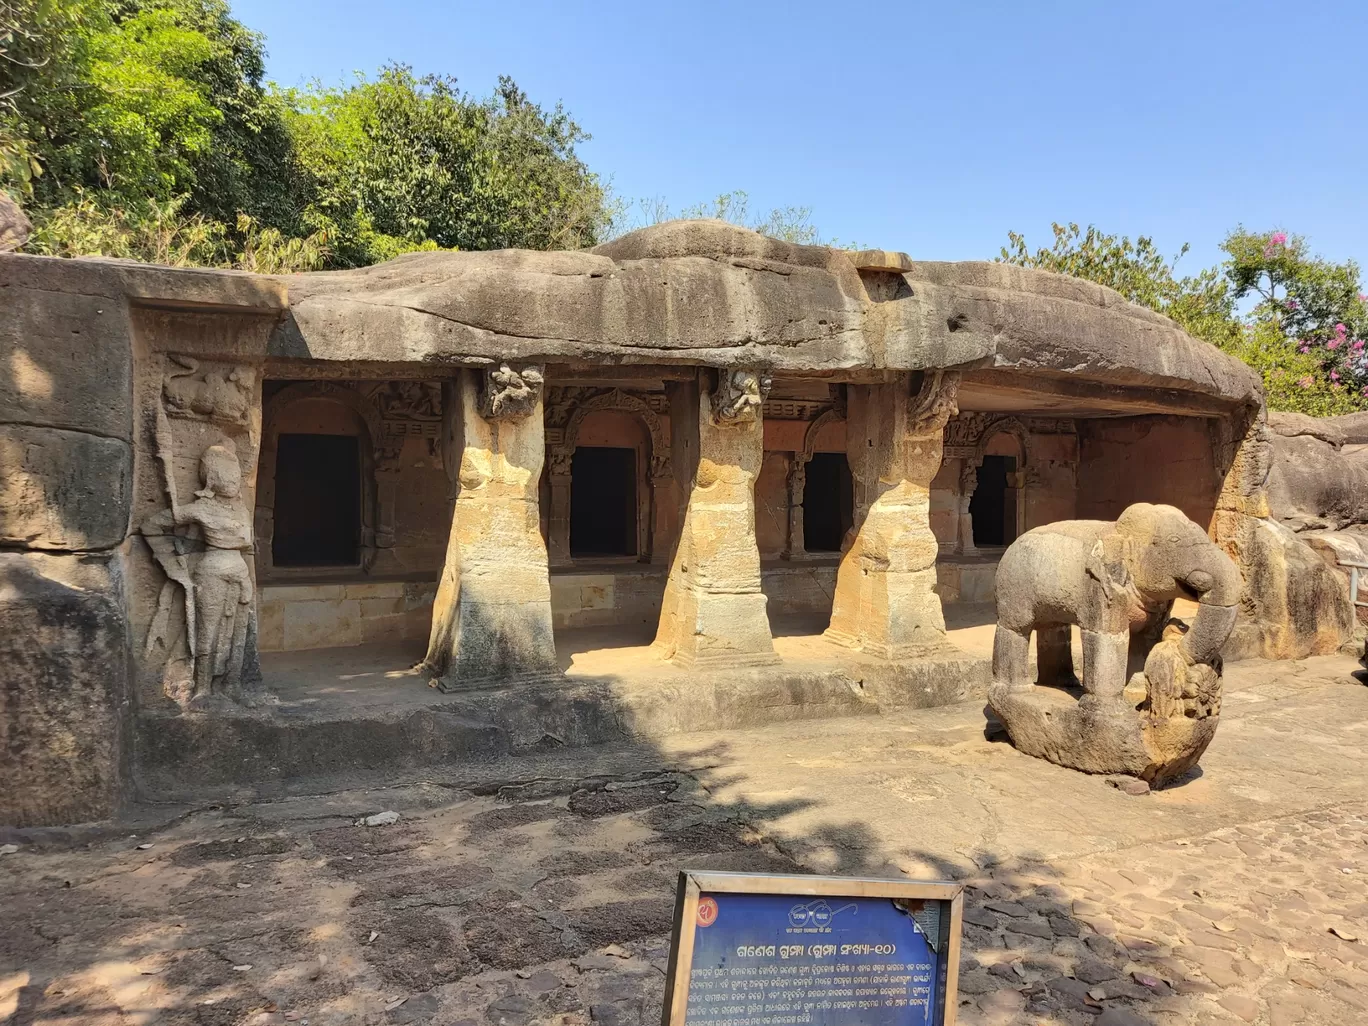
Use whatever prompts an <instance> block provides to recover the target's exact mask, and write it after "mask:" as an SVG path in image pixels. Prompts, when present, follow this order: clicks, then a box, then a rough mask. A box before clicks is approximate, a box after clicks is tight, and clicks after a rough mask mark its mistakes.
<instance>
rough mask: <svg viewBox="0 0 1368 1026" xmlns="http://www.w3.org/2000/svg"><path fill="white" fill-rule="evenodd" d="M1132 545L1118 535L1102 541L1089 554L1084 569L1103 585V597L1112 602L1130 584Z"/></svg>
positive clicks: (1108, 536)
mask: <svg viewBox="0 0 1368 1026" xmlns="http://www.w3.org/2000/svg"><path fill="white" fill-rule="evenodd" d="M1130 548H1131V546H1130V543H1129V542H1128V541H1127V540H1126V539H1124V538H1122V537H1121V536H1120V535H1117V534H1109V535H1107V536H1106V537H1105V538H1102V539H1100V540H1099V541H1098V542H1097V544H1096V545H1094V546H1093V547H1092V551H1091V552H1089V553H1088V561H1087V563H1086V564H1084V569H1085V570H1086V571H1087V573H1088V576H1089V577H1092V578H1093V579H1095V580H1096V581H1097V583H1098V584H1100V585H1102V595H1103V597H1104V598H1105V599H1106V600H1107V601H1108V602H1111V601H1112V600H1113V599H1114V598H1115V597H1116V594H1117V592H1119V591H1123V590H1125V588H1126V587H1127V586H1128V585H1129V584H1130V579H1131V573H1130V558H1129V557H1130Z"/></svg>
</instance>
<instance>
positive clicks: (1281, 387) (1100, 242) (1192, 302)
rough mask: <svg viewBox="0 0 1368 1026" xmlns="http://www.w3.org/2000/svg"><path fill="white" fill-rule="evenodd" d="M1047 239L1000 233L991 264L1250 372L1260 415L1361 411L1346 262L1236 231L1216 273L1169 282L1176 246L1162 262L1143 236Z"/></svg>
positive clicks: (1367, 359) (1070, 234)
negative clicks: (1148, 315)
mask: <svg viewBox="0 0 1368 1026" xmlns="http://www.w3.org/2000/svg"><path fill="white" fill-rule="evenodd" d="M1053 229H1054V244H1053V245H1052V246H1051V247H1050V248H1049V249H1037V250H1035V251H1034V252H1032V251H1031V250H1030V249H1029V248H1028V247H1027V245H1026V240H1025V239H1024V237H1023V236H1022V235H1020V234H1019V233H1017V232H1009V233H1008V245H1007V246H1004V247H1003V248H1002V250H1001V253H1000V255H999V259H1000V260H1003V261H1005V262H1007V263H1012V264H1017V265H1019V266H1022V267H1035V268H1040V269H1042V270H1047V271H1055V272H1058V273H1061V274H1071V275H1073V276H1074V277H1077V278H1085V279H1087V280H1089V281H1095V282H1097V283H1099V284H1102V285H1106V286H1108V287H1109V288H1113V289H1115V290H1116V291H1117V292H1119V293H1121V295H1123V296H1125V297H1126V298H1127V299H1128V300H1130V301H1131V302H1133V303H1137V304H1139V305H1141V306H1147V307H1149V308H1150V309H1151V310H1157V311H1158V312H1160V313H1163V314H1166V315H1167V316H1169V317H1171V318H1173V320H1174V321H1176V322H1177V323H1178V324H1179V325H1180V326H1181V327H1182V328H1184V329H1185V330H1186V331H1187V332H1188V333H1189V334H1191V335H1193V336H1195V337H1197V338H1200V339H1204V340H1206V341H1208V342H1210V343H1212V344H1213V345H1216V346H1219V347H1220V348H1222V349H1224V350H1226V351H1227V352H1229V353H1231V354H1233V355H1234V356H1237V357H1238V358H1240V359H1241V360H1243V361H1244V362H1245V363H1247V364H1249V365H1250V366H1251V367H1253V368H1254V369H1255V370H1257V371H1258V372H1259V373H1260V375H1261V376H1262V378H1263V383H1264V389H1265V391H1266V393H1267V396H1268V405H1269V408H1270V409H1275V410H1296V411H1299V412H1303V413H1310V414H1313V415H1317V416H1327V415H1331V414H1338V413H1348V412H1351V411H1353V410H1356V409H1368V356H1366V355H1365V353H1364V348H1365V347H1364V342H1363V335H1364V333H1365V330H1368V315H1366V313H1368V312H1366V311H1365V301H1364V297H1363V296H1362V295H1361V294H1360V292H1359V271H1358V267H1357V265H1355V264H1354V263H1353V262H1352V261H1350V262H1347V263H1344V264H1335V263H1332V262H1330V261H1326V260H1323V259H1321V258H1319V257H1314V256H1311V255H1310V254H1309V252H1308V249H1307V246H1306V242H1305V240H1304V239H1302V238H1300V237H1298V236H1292V237H1289V236H1288V235H1287V234H1286V233H1285V232H1281V231H1269V232H1263V233H1251V232H1247V231H1245V230H1244V229H1243V228H1239V229H1236V231H1234V232H1232V233H1231V234H1230V235H1229V236H1228V237H1227V238H1226V240H1225V241H1224V242H1223V243H1222V250H1223V251H1224V252H1225V253H1226V255H1227V259H1226V260H1225V261H1223V262H1222V263H1221V265H1220V266H1218V267H1212V268H1207V269H1205V270H1202V271H1200V272H1198V273H1197V274H1193V275H1185V276H1179V274H1178V272H1177V264H1178V261H1179V259H1180V258H1181V257H1182V256H1183V255H1184V254H1186V253H1187V251H1188V247H1187V246H1186V245H1184V246H1183V248H1182V249H1181V250H1179V252H1178V253H1177V254H1176V255H1175V256H1174V257H1172V258H1167V257H1165V256H1164V255H1163V254H1162V253H1161V252H1160V251H1159V250H1158V249H1157V247H1156V246H1155V245H1154V242H1153V240H1152V239H1150V238H1148V237H1146V236H1140V237H1139V238H1137V239H1136V240H1135V241H1134V242H1132V241H1131V240H1130V239H1129V238H1128V237H1126V236H1116V235H1106V234H1104V233H1102V232H1101V231H1099V230H1098V229H1097V228H1095V227H1093V226H1091V225H1089V226H1088V228H1087V230H1086V231H1084V230H1083V229H1080V228H1079V226H1078V225H1076V224H1069V225H1059V224H1056V225H1054V226H1053ZM1255 297H1257V302H1256V303H1255V304H1254V305H1253V307H1252V308H1250V309H1247V310H1246V311H1245V312H1243V313H1241V304H1242V303H1246V302H1247V301H1248V300H1249V299H1251V298H1255Z"/></svg>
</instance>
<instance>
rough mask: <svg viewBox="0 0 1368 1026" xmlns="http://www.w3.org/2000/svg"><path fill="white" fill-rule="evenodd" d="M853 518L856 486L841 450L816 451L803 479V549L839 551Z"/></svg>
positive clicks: (809, 550) (810, 550)
mask: <svg viewBox="0 0 1368 1026" xmlns="http://www.w3.org/2000/svg"><path fill="white" fill-rule="evenodd" d="M854 519H855V486H854V482H852V481H851V479H850V464H849V463H847V462H846V457H845V453H843V452H817V453H813V454H812V459H811V460H810V461H809V462H808V465H807V474H806V477H805V479H804V481H803V549H804V550H805V551H807V552H840V551H841V541H842V539H844V538H845V535H846V532H847V531H848V530H850V526H851V524H852V523H853V522H854Z"/></svg>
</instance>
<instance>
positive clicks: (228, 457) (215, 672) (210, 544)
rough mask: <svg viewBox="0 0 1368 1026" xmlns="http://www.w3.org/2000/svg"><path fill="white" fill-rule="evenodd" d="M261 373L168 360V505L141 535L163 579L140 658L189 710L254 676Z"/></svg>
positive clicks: (158, 412) (160, 443)
mask: <svg viewBox="0 0 1368 1026" xmlns="http://www.w3.org/2000/svg"><path fill="white" fill-rule="evenodd" d="M257 386H258V380H257V371H256V369H255V368H254V367H251V366H245V365H239V364H235V363H229V362H222V361H214V360H201V359H198V358H196V357H191V356H184V355H179V354H174V353H171V354H166V355H165V356H164V357H163V360H162V376H161V388H160V392H159V395H158V396H157V401H156V404H155V408H154V410H153V431H152V435H153V445H154V454H155V459H156V463H157V469H158V480H159V483H160V485H161V490H162V494H161V499H162V502H161V503H160V504H159V505H158V506H157V508H155V509H153V510H152V511H151V512H149V513H147V514H145V515H143V516H142V518H141V522H140V523H138V524H137V528H138V530H139V532H140V533H141V534H142V536H143V538H144V539H145V541H146V542H147V545H148V548H149V549H150V551H151V555H152V560H153V562H154V564H155V565H156V567H157V568H158V570H159V571H160V575H161V578H160V583H159V585H158V590H157V596H156V604H155V608H154V609H153V611H152V615H151V619H150V621H149V623H148V626H147V633H146V635H145V637H144V638H143V639H142V655H143V657H144V658H145V659H146V660H148V661H149V662H151V663H153V664H164V665H165V666H166V667H167V669H166V671H165V673H164V674H163V680H164V685H163V686H164V688H165V691H166V693H167V695H168V697H171V698H173V699H175V700H176V701H178V702H180V703H182V704H187V703H190V702H195V701H198V702H204V701H207V700H210V699H213V698H221V699H239V698H241V697H242V696H243V693H244V690H245V689H246V688H247V687H249V686H250V685H251V684H252V683H253V682H254V680H255V678H256V667H255V645H254V641H253V639H254V636H255V627H256V624H255V606H254V602H253V600H254V594H255V589H254V584H253V575H252V570H251V566H250V564H249V559H250V556H251V553H252V546H253V531H252V516H251V512H250V510H249V509H248V506H247V500H246V498H245V496H244V478H245V472H247V473H250V471H251V470H252V469H254V467H255V463H256V452H255V451H254V448H253V439H252V427H253V413H254V410H255V404H256V401H257V394H258V393H257Z"/></svg>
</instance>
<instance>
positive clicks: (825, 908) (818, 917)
mask: <svg viewBox="0 0 1368 1026" xmlns="http://www.w3.org/2000/svg"><path fill="white" fill-rule="evenodd" d="M854 907H855V902H853V901H851V902H847V903H846V904H844V905H842V906H841V907H840V908H836V909H833V908H832V907H831V906H830V905H828V904H827V903H826V902H825V901H823V900H821V899H820V898H819V899H818V900H816V901H810V902H808V903H807V904H806V905H794V906H793V908H791V909H789V914H788V919H789V924H790V925H791V926H795V927H802V926H816V927H822V928H825V927H828V926H830V925H831V920H832V919H834V918H835V917H836V916H838V915H840V914H841V913H842V912H845V911H846V910H847V909H853V908H854Z"/></svg>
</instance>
